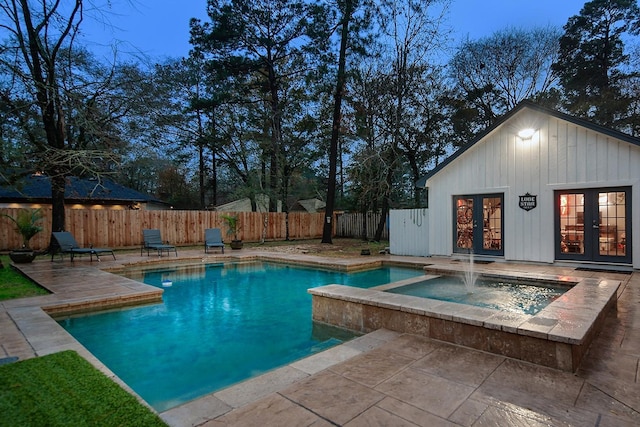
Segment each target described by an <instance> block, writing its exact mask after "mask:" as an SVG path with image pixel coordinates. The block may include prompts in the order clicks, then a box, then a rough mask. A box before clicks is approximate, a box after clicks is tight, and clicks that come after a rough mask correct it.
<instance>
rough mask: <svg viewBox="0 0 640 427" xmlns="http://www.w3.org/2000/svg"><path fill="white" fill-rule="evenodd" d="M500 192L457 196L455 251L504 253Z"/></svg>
mask: <svg viewBox="0 0 640 427" xmlns="http://www.w3.org/2000/svg"><path fill="white" fill-rule="evenodd" d="M502 200H503V196H502V195H501V194H497V195H493V194H492V195H474V196H456V197H454V211H455V214H454V230H455V232H454V252H458V253H470V252H474V253H477V254H485V255H502V254H503V253H504V252H503V240H502V239H503V232H502V230H503V217H502Z"/></svg>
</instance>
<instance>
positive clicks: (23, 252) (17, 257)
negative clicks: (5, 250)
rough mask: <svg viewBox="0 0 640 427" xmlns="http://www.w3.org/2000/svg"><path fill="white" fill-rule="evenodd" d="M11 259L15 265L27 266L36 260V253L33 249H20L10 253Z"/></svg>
mask: <svg viewBox="0 0 640 427" xmlns="http://www.w3.org/2000/svg"><path fill="white" fill-rule="evenodd" d="M9 258H11V261H13V262H14V263H15V264H27V263H30V262H32V261H33V260H34V259H35V258H36V253H35V252H34V251H32V250H31V249H18V250H15V251H11V252H9Z"/></svg>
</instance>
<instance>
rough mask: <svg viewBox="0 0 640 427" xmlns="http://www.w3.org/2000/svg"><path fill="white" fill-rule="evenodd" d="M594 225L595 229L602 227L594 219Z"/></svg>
mask: <svg viewBox="0 0 640 427" xmlns="http://www.w3.org/2000/svg"><path fill="white" fill-rule="evenodd" d="M592 227H593V229H594V230H597V229H599V228H600V225H599V224H598V223H597V222H596V221H595V220H594V221H593V224H592Z"/></svg>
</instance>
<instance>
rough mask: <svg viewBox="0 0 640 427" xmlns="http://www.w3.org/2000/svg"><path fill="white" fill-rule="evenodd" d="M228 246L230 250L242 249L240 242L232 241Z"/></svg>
mask: <svg viewBox="0 0 640 427" xmlns="http://www.w3.org/2000/svg"><path fill="white" fill-rule="evenodd" d="M229 246H231V249H242V246H243V244H242V240H232V241H231V243H229Z"/></svg>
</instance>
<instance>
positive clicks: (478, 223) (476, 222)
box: [452, 193, 505, 256]
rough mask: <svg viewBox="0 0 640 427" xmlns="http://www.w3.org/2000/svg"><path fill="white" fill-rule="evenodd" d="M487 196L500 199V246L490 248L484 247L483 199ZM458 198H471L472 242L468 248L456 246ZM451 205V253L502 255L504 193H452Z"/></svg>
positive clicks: (457, 237)
mask: <svg viewBox="0 0 640 427" xmlns="http://www.w3.org/2000/svg"><path fill="white" fill-rule="evenodd" d="M488 198H494V199H495V198H498V199H500V248H499V249H491V248H485V247H484V239H485V235H486V233H485V229H484V219H485V218H484V206H483V200H484V199H488ZM460 199H473V208H472V209H471V211H472V213H471V218H470V220H471V229H472V239H471V240H472V244H471V247H470V248H461V247H458V244H457V242H458V239H459V235H458V203H457V201H458V200H460ZM452 206H453V215H452V221H453V236H452V243H453V253H459V254H468V253H474V254H478V255H493V256H504V235H505V232H504V193H482V194H466V195H454V196H453V200H452ZM467 209H468V208H467Z"/></svg>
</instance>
